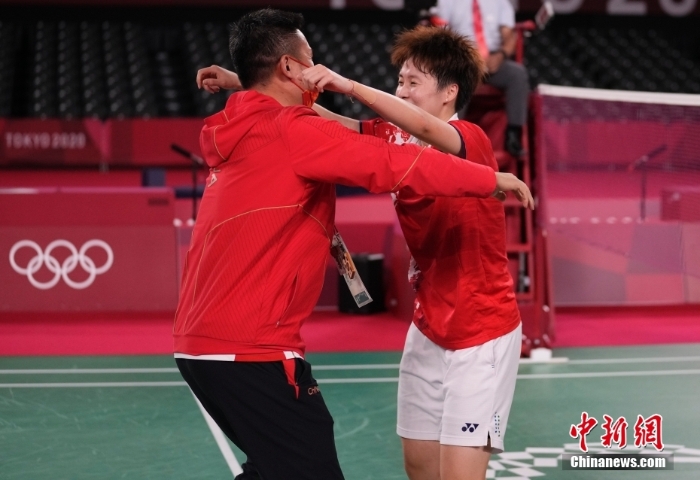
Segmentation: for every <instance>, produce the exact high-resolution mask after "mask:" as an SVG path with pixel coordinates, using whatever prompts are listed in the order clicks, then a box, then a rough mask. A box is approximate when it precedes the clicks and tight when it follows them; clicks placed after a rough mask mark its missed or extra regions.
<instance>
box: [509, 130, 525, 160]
mask: <svg viewBox="0 0 700 480" xmlns="http://www.w3.org/2000/svg"><path fill="white" fill-rule="evenodd" d="M522 137H523V127H521V126H519V125H508V128H506V140H505V148H506V151H507V152H508V153H510V154H511V155H513V156H514V157H516V158H520V157H522V156H523V155H525V150H524V149H523V144H522V142H521V138H522Z"/></svg>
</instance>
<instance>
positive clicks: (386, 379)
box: [316, 377, 399, 383]
mask: <svg viewBox="0 0 700 480" xmlns="http://www.w3.org/2000/svg"><path fill="white" fill-rule="evenodd" d="M316 381H317V382H318V383H391V382H398V381H399V377H377V378H317V379H316Z"/></svg>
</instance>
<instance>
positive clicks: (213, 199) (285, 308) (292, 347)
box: [173, 91, 496, 358]
mask: <svg viewBox="0 0 700 480" xmlns="http://www.w3.org/2000/svg"><path fill="white" fill-rule="evenodd" d="M200 145H201V150H202V154H203V156H204V158H205V160H206V162H207V164H208V165H209V167H211V172H210V175H209V178H208V180H207V187H206V189H205V191H204V197H203V198H202V202H201V204H200V209H199V216H198V218H197V223H196V224H195V227H194V231H193V233H192V241H191V244H190V249H189V251H188V253H187V259H186V263H185V269H184V272H183V278H182V285H181V289H180V300H179V303H178V309H177V312H176V314H175V326H174V331H173V334H174V339H175V352H176V353H180V354H186V355H213V354H235V355H237V356H238V355H244V356H245V355H248V356H254V358H267V357H265V354H272V355H271V356H273V357H274V356H275V354H276V352H294V353H297V354H303V352H304V342H303V341H302V339H301V336H300V334H299V331H300V329H301V325H302V323H303V321H304V320H305V319H306V318H307V317H308V316H309V314H310V313H311V311H312V310H313V308H314V305H315V304H316V302H317V300H318V297H319V295H320V293H321V287H322V284H323V277H324V272H325V265H326V260H327V259H328V258H329V249H330V242H331V238H332V236H333V221H334V216H335V186H334V183H341V184H344V185H351V186H362V187H364V188H367V189H368V190H370V191H372V192H389V191H399V190H402V191H403V190H406V191H407V192H408V191H410V192H415V193H418V194H422V195H455V196H461V195H479V196H483V197H486V196H488V195H489V194H490V193H491V192H492V191H493V190H494V189H495V187H496V179H495V176H494V173H493V170H492V169H491V168H489V167H485V166H481V165H476V164H472V163H468V162H464V161H462V160H460V159H458V158H457V157H453V156H450V155H446V154H443V153H439V152H437V151H435V150H431V149H421V148H420V147H417V146H414V145H410V146H402V147H400V146H396V145H390V144H388V143H387V142H385V141H383V140H380V139H377V138H370V137H367V136H363V135H359V134H358V133H357V132H354V131H352V130H350V129H347V128H345V127H343V126H342V125H340V124H339V123H337V122H332V121H329V120H324V119H322V118H320V117H319V116H318V115H317V114H316V112H314V111H313V110H312V109H310V108H307V107H303V106H294V107H283V106H282V105H280V104H279V103H278V102H277V101H276V100H275V99H273V98H272V97H269V96H267V95H263V94H261V93H258V92H255V91H245V92H239V93H234V94H233V95H232V96H231V97H230V98H229V100H228V102H227V104H226V108H225V109H224V110H223V111H221V112H219V113H217V114H216V115H213V116H211V117H209V118H207V119H206V120H205V126H204V128H203V129H202V134H201V138H200ZM445 176H447V177H448V180H446V179H445V178H444V177H445Z"/></svg>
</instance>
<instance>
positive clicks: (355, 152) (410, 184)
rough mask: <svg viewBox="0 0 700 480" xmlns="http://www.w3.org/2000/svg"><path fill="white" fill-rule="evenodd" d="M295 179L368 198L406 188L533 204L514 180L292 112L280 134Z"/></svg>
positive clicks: (426, 150)
mask: <svg viewBox="0 0 700 480" xmlns="http://www.w3.org/2000/svg"><path fill="white" fill-rule="evenodd" d="M284 131H285V137H286V138H285V140H286V142H287V145H288V148H289V153H290V159H291V162H292V167H293V168H294V171H295V172H296V173H297V175H299V176H301V177H304V178H306V179H309V180H314V181H318V182H324V183H340V184H342V185H351V186H359V187H364V188H366V189H367V190H369V191H371V192H373V193H382V192H395V191H398V190H400V189H404V188H406V189H410V190H411V191H412V192H414V193H416V194H418V195H435V196H453V197H461V196H475V197H488V196H490V195H493V194H494V193H495V192H497V191H513V192H515V194H516V196H518V198H519V199H521V201H522V203H523V205H524V206H529V207H531V208H532V206H533V205H534V202H533V200H532V196H531V195H530V191H529V190H528V189H527V186H525V184H524V183H523V182H521V181H520V180H518V179H517V178H516V177H515V176H513V175H511V174H505V173H500V172H496V173H495V172H494V171H493V170H492V169H491V168H489V167H486V166H483V165H478V164H476V163H473V162H465V161H463V160H460V159H459V158H457V157H454V156H452V155H447V154H445V153H442V152H439V151H437V150H435V149H432V148H425V147H418V146H416V145H392V144H389V143H387V142H385V141H383V140H380V139H377V138H374V137H370V136H365V135H358V134H357V133H356V132H353V131H351V130H349V129H347V128H344V127H343V126H341V125H339V124H338V123H336V122H331V121H328V120H326V119H323V118H320V117H317V116H311V115H309V114H308V110H305V109H295V111H294V112H293V113H290V116H289V117H288V125H287V127H286V128H285V129H284Z"/></svg>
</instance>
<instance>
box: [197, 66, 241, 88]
mask: <svg viewBox="0 0 700 480" xmlns="http://www.w3.org/2000/svg"><path fill="white" fill-rule="evenodd" d="M197 87H198V88H203V89H204V90H206V91H207V92H209V93H216V92H218V91H220V90H221V89H222V88H223V89H224V90H243V86H242V85H241V82H240V81H239V80H238V75H237V74H235V73H234V72H232V71H230V70H226V69H225V68H221V67H220V66H218V65H212V66H211V67H205V68H200V69H199V70H198V71H197Z"/></svg>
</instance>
